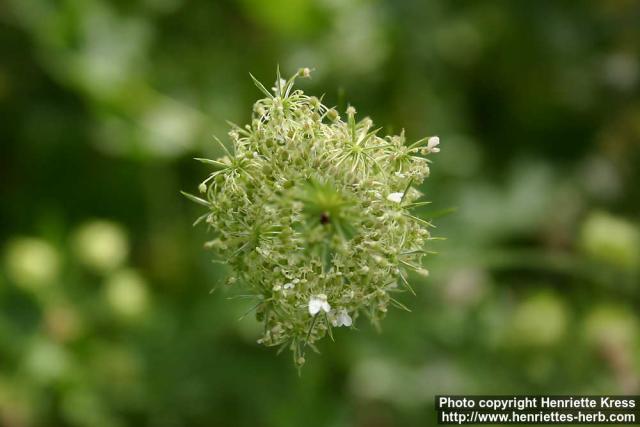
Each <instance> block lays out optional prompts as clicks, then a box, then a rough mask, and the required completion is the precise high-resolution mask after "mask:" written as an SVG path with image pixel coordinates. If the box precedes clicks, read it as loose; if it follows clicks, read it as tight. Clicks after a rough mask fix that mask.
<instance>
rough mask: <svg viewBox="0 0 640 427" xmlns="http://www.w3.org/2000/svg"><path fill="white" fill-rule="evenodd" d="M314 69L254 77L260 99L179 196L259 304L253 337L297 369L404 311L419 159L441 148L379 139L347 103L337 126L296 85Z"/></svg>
mask: <svg viewBox="0 0 640 427" xmlns="http://www.w3.org/2000/svg"><path fill="white" fill-rule="evenodd" d="M310 73H311V70H309V69H306V68H303V69H301V70H300V71H298V72H297V73H296V74H295V75H294V76H293V77H291V78H289V79H288V80H285V79H282V78H281V77H280V75H279V73H278V75H277V77H276V85H275V87H274V88H273V91H269V90H267V89H266V88H265V86H264V85H262V83H260V82H259V81H257V80H256V79H255V78H254V83H255V84H256V86H257V87H258V89H259V90H260V91H261V92H262V94H263V95H264V98H263V99H260V100H258V101H257V102H256V103H255V104H254V106H253V114H252V117H251V120H250V122H249V124H248V125H245V126H234V127H233V128H232V129H231V131H230V132H229V136H230V138H231V145H232V147H231V148H227V147H226V146H225V145H224V144H223V143H222V142H220V141H218V143H219V145H220V148H221V150H222V151H224V153H223V155H222V157H220V158H218V159H212V160H209V159H199V160H200V161H201V162H203V163H205V164H206V165H208V166H210V167H211V168H212V171H211V173H210V174H209V176H208V177H207V178H206V179H205V180H204V181H203V182H202V184H201V185H200V188H199V190H200V191H201V194H202V196H201V197H198V196H194V195H187V197H189V198H190V199H191V200H193V201H194V202H196V203H199V204H201V205H203V206H205V207H206V208H207V209H208V210H207V212H205V213H204V215H203V216H202V217H201V218H200V219H199V220H198V221H197V222H200V221H203V222H206V224H207V225H208V226H209V228H210V229H211V230H212V231H213V232H214V233H215V236H214V237H213V238H212V240H211V241H210V242H208V244H207V245H206V247H208V248H211V249H212V250H215V251H216V253H217V256H219V257H221V258H222V260H223V261H224V262H225V263H226V264H228V265H229V267H230V268H231V270H232V276H231V278H230V279H229V280H228V283H229V284H230V285H232V286H243V287H244V290H243V293H245V294H246V293H250V294H252V295H254V296H255V298H256V305H255V307H256V316H257V318H258V319H259V320H260V321H262V322H264V335H263V336H262V338H261V339H260V340H259V342H261V343H263V344H265V345H269V346H280V345H286V346H288V347H289V348H290V349H291V350H292V351H293V356H294V361H296V363H302V362H300V361H304V360H305V357H304V356H305V348H307V346H308V345H313V343H315V342H316V341H318V340H319V339H321V338H323V337H324V336H325V335H326V334H327V333H328V332H330V331H331V328H332V327H338V326H351V325H352V324H353V322H354V320H356V319H357V317H358V315H359V314H360V313H362V314H366V315H367V316H368V317H369V318H371V320H372V321H373V322H376V323H377V322H378V321H379V320H381V319H382V318H383V317H384V316H385V314H386V313H387V307H388V306H389V304H391V305H396V306H398V307H402V305H401V304H400V303H399V302H398V301H397V300H395V299H394V298H392V297H391V296H390V293H391V292H394V291H398V290H400V289H401V287H403V286H404V287H406V289H407V290H410V289H411V288H410V286H409V283H408V278H407V275H408V272H409V271H414V272H415V271H417V272H423V271H426V270H424V269H423V267H422V258H423V256H424V254H425V253H427V251H426V249H425V247H426V246H427V245H428V244H429V240H430V234H429V230H428V227H429V226H430V224H429V223H428V222H427V221H425V220H422V219H420V218H418V217H416V216H415V215H414V213H413V212H412V211H410V209H412V208H414V207H416V206H419V205H421V204H422V202H418V199H419V198H420V197H421V196H422V194H421V193H420V192H419V191H418V190H417V189H416V188H415V186H416V185H419V184H421V183H422V182H423V180H424V179H425V178H426V177H427V176H428V175H429V161H428V160H427V159H426V158H425V157H424V156H423V155H421V154H429V153H436V152H437V151H438V147H437V145H438V143H439V140H438V139H437V137H431V138H425V139H421V140H419V141H416V142H413V143H406V140H405V135H404V133H401V134H400V135H390V136H382V135H379V129H376V128H374V126H373V121H372V120H371V119H370V118H368V117H365V118H363V119H361V120H358V119H357V118H356V115H357V112H356V109H355V108H354V107H352V106H350V107H349V108H347V110H346V111H345V120H344V121H343V120H342V119H341V117H340V114H339V113H338V111H336V110H335V109H333V108H328V107H327V106H325V105H324V104H322V102H321V101H320V100H319V99H318V98H317V97H315V96H308V95H306V94H305V93H303V92H302V91H301V90H299V89H296V88H295V87H294V83H295V80H296V78H298V77H308V76H309V75H310ZM389 202H391V203H389ZM332 305H333V306H335V307H339V309H338V310H333V311H332V309H331V307H332ZM323 312H324V314H325V315H319V314H322V313H323Z"/></svg>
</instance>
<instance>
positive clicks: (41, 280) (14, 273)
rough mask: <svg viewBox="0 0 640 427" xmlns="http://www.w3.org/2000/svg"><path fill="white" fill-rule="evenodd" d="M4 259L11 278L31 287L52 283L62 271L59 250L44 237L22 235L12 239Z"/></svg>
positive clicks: (37, 287) (18, 283)
mask: <svg viewBox="0 0 640 427" xmlns="http://www.w3.org/2000/svg"><path fill="white" fill-rule="evenodd" d="M4 261H5V267H6V269H7V274H8V276H9V278H10V279H11V280H13V281H14V282H15V283H16V284H17V285H18V286H21V287H24V288H29V289H39V288H42V287H43V286H48V285H51V284H52V283H53V282H55V281H56V279H57V277H58V274H59V272H60V256H59V254H58V251H57V250H56V248H55V247H54V246H52V245H51V244H50V243H48V242H46V241H45V240H42V239H36V238H31V237H21V238H17V239H14V240H12V241H10V242H9V243H8V244H7V246H6V248H5V260H4Z"/></svg>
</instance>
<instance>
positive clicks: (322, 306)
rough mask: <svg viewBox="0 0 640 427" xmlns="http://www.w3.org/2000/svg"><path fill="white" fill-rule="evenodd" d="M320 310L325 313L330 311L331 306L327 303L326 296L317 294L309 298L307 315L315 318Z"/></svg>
mask: <svg viewBox="0 0 640 427" xmlns="http://www.w3.org/2000/svg"><path fill="white" fill-rule="evenodd" d="M320 310H322V311H324V312H325V313H328V312H330V311H331V306H330V305H329V303H328V302H327V296H326V295H325V294H318V295H315V296H312V297H311V298H309V314H310V315H312V316H315V315H316V314H318V313H319V312H320Z"/></svg>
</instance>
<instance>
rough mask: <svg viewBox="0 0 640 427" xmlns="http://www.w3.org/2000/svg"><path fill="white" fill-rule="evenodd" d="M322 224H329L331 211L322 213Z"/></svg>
mask: <svg viewBox="0 0 640 427" xmlns="http://www.w3.org/2000/svg"><path fill="white" fill-rule="evenodd" d="M320 224H322V225H327V224H329V213H328V212H322V215H320Z"/></svg>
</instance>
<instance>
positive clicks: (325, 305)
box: [321, 301, 331, 313]
mask: <svg viewBox="0 0 640 427" xmlns="http://www.w3.org/2000/svg"><path fill="white" fill-rule="evenodd" d="M321 308H322V310H324V312H325V313H328V312H330V311H331V306H330V305H329V303H328V302H326V301H324V302H323V303H322V306H321Z"/></svg>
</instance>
